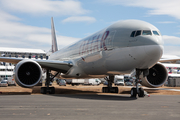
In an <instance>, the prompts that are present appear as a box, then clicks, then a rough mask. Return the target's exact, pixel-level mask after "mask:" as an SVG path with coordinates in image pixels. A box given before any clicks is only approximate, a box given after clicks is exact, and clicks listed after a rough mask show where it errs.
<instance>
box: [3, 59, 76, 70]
mask: <svg viewBox="0 0 180 120" xmlns="http://www.w3.org/2000/svg"><path fill="white" fill-rule="evenodd" d="M22 60H32V59H23V58H8V57H0V61H1V62H8V63H14V64H17V63H18V62H20V61H22ZM33 61H36V62H37V63H38V64H39V65H40V66H41V67H42V68H46V69H51V70H54V71H59V72H61V73H66V72H67V71H68V70H69V69H70V68H71V67H72V66H73V64H72V62H70V61H57V60H38V59H34V60H33Z"/></svg>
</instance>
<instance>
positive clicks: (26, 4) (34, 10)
mask: <svg viewBox="0 0 180 120" xmlns="http://www.w3.org/2000/svg"><path fill="white" fill-rule="evenodd" d="M0 7H1V9H3V10H7V11H9V12H16V13H28V14H32V15H38V16H39V15H51V16H52V15H58V16H60V15H82V14H85V13H88V12H89V11H88V10H85V9H83V8H82V6H81V3H80V2H79V1H76V0H61V1H56V0H0Z"/></svg>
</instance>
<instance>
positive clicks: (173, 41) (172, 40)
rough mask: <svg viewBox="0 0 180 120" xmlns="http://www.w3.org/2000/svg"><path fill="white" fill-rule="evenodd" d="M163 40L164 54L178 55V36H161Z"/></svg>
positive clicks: (179, 45) (179, 43)
mask: <svg viewBox="0 0 180 120" xmlns="http://www.w3.org/2000/svg"><path fill="white" fill-rule="evenodd" d="M162 38H163V40H164V54H171V55H179V56H180V52H179V50H180V38H179V37H175V36H167V35H163V36H162Z"/></svg>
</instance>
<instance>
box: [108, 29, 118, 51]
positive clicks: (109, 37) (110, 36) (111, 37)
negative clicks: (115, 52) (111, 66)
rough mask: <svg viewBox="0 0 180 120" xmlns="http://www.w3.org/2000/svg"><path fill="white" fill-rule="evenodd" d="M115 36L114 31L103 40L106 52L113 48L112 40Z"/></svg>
mask: <svg viewBox="0 0 180 120" xmlns="http://www.w3.org/2000/svg"><path fill="white" fill-rule="evenodd" d="M115 34H116V30H114V31H109V35H108V36H107V38H106V40H105V44H106V47H107V50H112V49H113V48H114V46H113V40H114V36H115Z"/></svg>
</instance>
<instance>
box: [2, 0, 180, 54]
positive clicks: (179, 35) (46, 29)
mask: <svg viewBox="0 0 180 120" xmlns="http://www.w3.org/2000/svg"><path fill="white" fill-rule="evenodd" d="M179 5H180V0H0V47H13V48H32V49H42V50H45V51H48V50H50V47H51V17H53V19H54V24H55V29H56V36H57V42H58V47H59V49H61V48H63V47H65V46H67V45H69V44H72V43H74V42H76V41H78V40H80V39H82V38H84V37H86V36H88V35H90V34H92V33H95V32H97V31H99V30H101V29H103V28H105V27H108V26H109V25H111V24H113V23H114V22H116V21H119V20H127V19H138V20H143V21H146V22H149V23H151V24H153V25H154V26H156V27H157V28H158V29H159V30H160V32H161V34H162V37H163V40H164V54H170V55H178V56H180V52H179V49H180V7H179Z"/></svg>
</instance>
